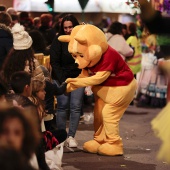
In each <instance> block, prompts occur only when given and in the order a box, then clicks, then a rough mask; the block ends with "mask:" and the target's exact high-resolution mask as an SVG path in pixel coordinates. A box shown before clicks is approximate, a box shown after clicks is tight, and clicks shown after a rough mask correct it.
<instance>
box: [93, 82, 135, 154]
mask: <svg viewBox="0 0 170 170" xmlns="http://www.w3.org/2000/svg"><path fill="white" fill-rule="evenodd" d="M136 86H137V84H136V80H133V81H132V82H131V83H130V84H129V85H127V86H124V87H107V88H108V89H107V88H106V87H104V88H103V92H102V93H101V94H103V93H104V94H105V93H106V94H107V95H106V96H105V98H103V97H104V95H100V92H99V93H98V94H99V95H100V97H101V98H102V99H103V100H104V101H105V105H104V107H103V110H102V118H103V130H102V131H101V134H100V135H99V136H98V137H97V136H96V137H95V140H96V141H98V139H99V140H100V137H101V136H102V137H104V139H103V140H104V143H103V144H102V145H100V147H99V148H98V154H101V155H108V156H115V155H122V154H123V144H122V139H121V138H120V136H119V121H120V119H121V117H122V115H123V114H124V112H125V110H126V109H127V107H128V105H129V103H130V102H131V101H132V100H133V98H134V94H135V90H136ZM103 133H104V134H105V135H103Z"/></svg>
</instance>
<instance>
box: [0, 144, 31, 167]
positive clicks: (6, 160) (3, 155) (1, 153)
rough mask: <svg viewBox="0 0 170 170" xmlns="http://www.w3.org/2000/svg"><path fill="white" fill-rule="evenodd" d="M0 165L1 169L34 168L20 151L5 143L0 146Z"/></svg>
mask: <svg viewBox="0 0 170 170" xmlns="http://www.w3.org/2000/svg"><path fill="white" fill-rule="evenodd" d="M0 167H1V169H3V170H34V168H32V167H31V165H29V162H25V159H24V158H23V155H22V153H21V152H19V151H17V150H15V149H14V148H11V147H9V146H7V145H2V146H0Z"/></svg>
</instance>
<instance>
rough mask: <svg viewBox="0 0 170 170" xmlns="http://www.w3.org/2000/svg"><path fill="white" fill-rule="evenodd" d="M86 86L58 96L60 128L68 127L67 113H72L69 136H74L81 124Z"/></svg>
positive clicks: (57, 116)
mask: <svg viewBox="0 0 170 170" xmlns="http://www.w3.org/2000/svg"><path fill="white" fill-rule="evenodd" d="M83 96H84V88H78V89H76V90H74V91H72V92H70V93H67V94H62V95H58V96H57V115H56V124H57V128H58V129H66V121H67V114H68V112H69V113H70V122H69V131H68V136H72V137H74V136H75V134H76V130H77V127H78V124H79V119H80V114H81V109H82V103H83Z"/></svg>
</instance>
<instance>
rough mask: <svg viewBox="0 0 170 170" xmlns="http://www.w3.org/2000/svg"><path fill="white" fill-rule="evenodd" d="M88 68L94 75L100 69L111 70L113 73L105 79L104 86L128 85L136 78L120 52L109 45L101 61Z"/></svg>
mask: <svg viewBox="0 0 170 170" xmlns="http://www.w3.org/2000/svg"><path fill="white" fill-rule="evenodd" d="M88 70H89V71H90V73H92V75H94V74H95V73H96V72H99V71H111V75H110V76H109V77H108V78H107V80H105V81H104V82H103V83H102V84H100V85H102V86H126V85H128V84H129V83H130V82H131V81H132V80H133V78H134V76H133V73H132V71H131V70H130V68H129V67H128V65H127V64H126V62H125V61H124V60H123V59H122V57H121V56H120V54H119V53H118V52H117V51H116V50H114V49H113V48H112V47H110V46H109V47H108V49H107V51H106V52H105V53H104V54H103V56H102V57H101V59H100V61H99V62H98V63H97V64H96V65H95V66H93V67H89V68H88Z"/></svg>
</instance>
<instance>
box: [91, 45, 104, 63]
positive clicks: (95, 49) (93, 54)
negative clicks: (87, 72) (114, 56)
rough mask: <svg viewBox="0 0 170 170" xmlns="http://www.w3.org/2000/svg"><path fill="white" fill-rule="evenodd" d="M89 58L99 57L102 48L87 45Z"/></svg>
mask: <svg viewBox="0 0 170 170" xmlns="http://www.w3.org/2000/svg"><path fill="white" fill-rule="evenodd" d="M89 56H90V59H92V60H93V59H94V58H98V57H99V58H100V57H101V56H102V48H101V47H100V46H99V45H91V46H90V47H89Z"/></svg>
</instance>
